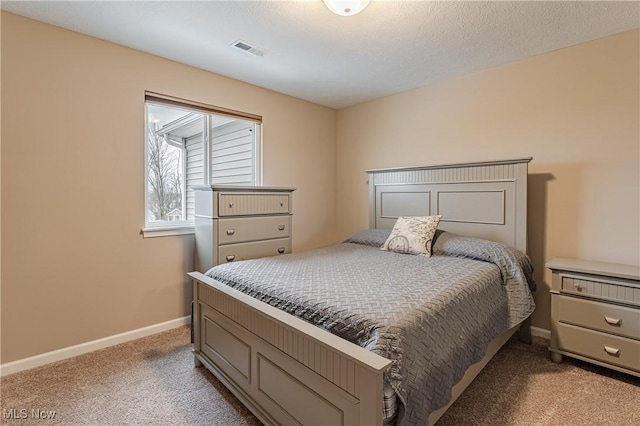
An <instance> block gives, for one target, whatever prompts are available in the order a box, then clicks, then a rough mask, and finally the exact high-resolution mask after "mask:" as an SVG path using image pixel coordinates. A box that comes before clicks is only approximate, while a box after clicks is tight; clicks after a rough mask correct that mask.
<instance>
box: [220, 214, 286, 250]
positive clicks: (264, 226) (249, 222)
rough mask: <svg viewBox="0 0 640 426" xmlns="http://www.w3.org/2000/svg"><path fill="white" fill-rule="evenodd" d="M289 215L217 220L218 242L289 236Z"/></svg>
mask: <svg viewBox="0 0 640 426" xmlns="http://www.w3.org/2000/svg"><path fill="white" fill-rule="evenodd" d="M290 228H291V216H289V215H282V216H265V217H239V218H228V219H219V220H218V243H219V244H235V243H243V242H247V241H259V240H271V239H274V238H287V237H289V236H290V234H289V230H290Z"/></svg>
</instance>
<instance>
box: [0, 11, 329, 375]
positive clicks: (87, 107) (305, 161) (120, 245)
mask: <svg viewBox="0 0 640 426" xmlns="http://www.w3.org/2000/svg"><path fill="white" fill-rule="evenodd" d="M1 30H2V71H1V77H2V124H3V126H2V208H3V210H2V299H1V300H2V306H1V310H2V358H1V361H2V363H6V362H10V361H13V360H17V359H21V358H25V357H29V356H32V355H36V354H40V353H44V352H48V351H52V350H55V349H59V348H64V347H68V346H71V345H75V344H79V343H83V342H87V341H91V340H94V339H98V338H102V337H105V336H111V335H114V334H118V333H122V332H126V331H130V330H133V329H137V328H140V327H144V326H148V325H151V324H157V323H160V322H163V321H168V320H171V319H175V318H178V317H182V316H185V315H187V314H188V305H189V301H190V297H191V291H190V287H189V283H188V281H187V280H186V278H185V273H186V272H187V271H190V270H192V269H193V250H194V247H193V236H176V237H164V238H147V239H144V238H142V237H141V236H140V235H139V232H140V229H141V228H142V226H143V223H144V144H143V141H144V126H143V124H144V116H143V112H144V108H143V106H144V91H145V90H151V91H155V92H159V93H164V94H168V95H172V96H177V97H181V98H185V99H191V100H195V101H200V102H205V103H209V104H213V105H218V106H222V107H226V108H232V109H236V110H240V111H246V112H250V113H255V114H260V115H262V116H263V119H264V126H263V141H264V148H263V151H264V184H265V185H278V186H295V187H297V188H298V190H297V191H296V192H295V193H294V212H295V215H294V225H293V227H294V249H295V250H303V249H308V248H312V247H317V246H320V245H325V244H329V243H331V242H333V241H334V240H335V236H334V229H335V226H334V225H335V224H334V195H333V192H334V188H335V176H336V170H335V161H336V160H335V153H336V152H335V135H336V111H335V110H332V109H330V108H325V107H320V106H318V105H314V104H311V103H308V102H304V101H301V100H298V99H294V98H292V97H288V96H285V95H282V94H278V93H275V92H272V91H269V90H265V89H261V88H257V87H255V86H251V85H249V84H245V83H241V82H239V81H236V80H232V79H229V78H225V77H222V76H219V75H215V74H212V73H209V72H205V71H202V70H198V69H195V68H192V67H189V66H186V65H182V64H178V63H176V62H172V61H169V60H166V59H162V58H159V57H156V56H152V55H149V54H145V53H141V52H139V51H135V50H132V49H128V48H125V47H121V46H118V45H115V44H111V43H107V42H104V41H100V40H97V39H95V38H90V37H86V36H83V35H80V34H77V33H73V32H70V31H66V30H63V29H60V28H57V27H53V26H49V25H46V24H43V23H39V22H36V21H32V20H28V19H25V18H22V17H19V16H17V15H12V14H8V13H6V12H2V28H1Z"/></svg>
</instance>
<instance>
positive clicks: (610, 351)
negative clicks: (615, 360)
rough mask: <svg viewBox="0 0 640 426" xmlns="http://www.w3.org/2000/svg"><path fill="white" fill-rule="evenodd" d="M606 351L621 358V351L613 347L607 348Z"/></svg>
mask: <svg viewBox="0 0 640 426" xmlns="http://www.w3.org/2000/svg"><path fill="white" fill-rule="evenodd" d="M604 351H605V352H606V353H608V354H609V355H613V356H620V349H618V348H612V347H611V346H605V347H604Z"/></svg>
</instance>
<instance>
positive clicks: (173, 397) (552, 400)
mask: <svg viewBox="0 0 640 426" xmlns="http://www.w3.org/2000/svg"><path fill="white" fill-rule="evenodd" d="M546 344H547V342H546V341H544V340H542V339H536V340H535V341H534V344H533V345H531V346H529V345H524V344H521V343H519V342H516V341H511V342H509V343H507V345H506V346H505V347H504V348H503V349H502V350H501V351H500V352H499V353H498V354H497V355H496V357H495V358H494V359H493V360H492V361H491V362H490V363H489V365H488V366H487V367H486V368H485V370H484V371H483V372H482V373H481V374H480V375H479V376H478V378H477V379H476V380H475V381H474V382H473V383H472V384H471V386H470V387H469V388H468V389H467V391H466V392H465V393H464V394H463V395H462V396H461V397H460V399H459V400H458V401H457V402H456V403H455V404H454V405H453V406H452V407H451V408H450V409H449V410H448V411H447V413H446V414H445V415H444V417H442V419H441V420H440V421H439V422H438V426H444V425H465V426H466V425H607V424H609V425H640V379H638V378H634V377H632V376H628V375H625V374H622V373H616V372H614V371H611V370H607V369H603V368H599V367H595V366H591V365H590V364H587V363H583V362H580V361H574V360H566V361H565V362H564V363H563V364H560V365H558V364H554V363H552V362H551V361H550V360H549V356H548V352H547V350H546ZM190 351H191V346H190V344H189V330H188V328H186V327H182V328H178V329H175V330H170V331H167V332H164V333H160V334H157V335H154V336H150V337H146V338H143V339H139V340H137V341H134V342H129V343H124V344H121V345H118V346H114V347H111V348H107V349H103V350H100V351H96V352H93V353H90V354H86V355H82V356H79V357H76V358H72V359H68V360H64V361H60V362H57V363H54V364H50V365H48V366H44V367H40V368H36V369H33V370H29V371H24V372H21V373H17V374H13V375H10V376H7V377H5V378H2V379H0V391H1V393H2V395H1V407H2V419H1V421H0V423H2V424H7V425H31V424H34V425H35V424H37V425H45V424H71V425H75V424H84V425H127V424H135V425H138V424H140V425H143V424H146V425H258V424H259V422H258V420H257V419H256V418H255V417H253V416H252V415H251V413H249V412H248V411H247V410H246V409H245V408H244V407H243V406H242V405H241V404H240V403H239V402H238V401H237V400H236V399H235V398H234V397H233V395H231V394H230V393H229V392H228V391H227V390H226V389H225V388H224V387H223V386H222V385H221V384H220V383H219V382H218V381H217V380H216V379H215V378H214V377H213V376H212V375H211V374H210V373H209V372H208V371H207V370H206V369H203V368H199V369H196V368H194V367H193V357H192V356H191V353H190ZM37 410H40V415H41V416H43V417H46V416H47V415H48V414H49V412H51V411H54V412H55V417H54V418H53V420H51V419H49V420H43V419H39V418H37V416H38V411H37ZM8 417H13V418H8ZM21 417H26V418H21Z"/></svg>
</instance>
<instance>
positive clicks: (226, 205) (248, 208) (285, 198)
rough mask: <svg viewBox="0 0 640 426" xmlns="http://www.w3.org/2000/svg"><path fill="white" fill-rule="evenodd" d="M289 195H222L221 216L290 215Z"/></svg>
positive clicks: (219, 211) (220, 203)
mask: <svg viewBox="0 0 640 426" xmlns="http://www.w3.org/2000/svg"><path fill="white" fill-rule="evenodd" d="M290 200H291V199H290V195H289V194H280V193H272V194H257V193H253V194H242V193H221V194H220V196H219V206H218V215H219V216H243V215H260V214H279V213H281V214H284V213H290V212H291V210H290V204H291V202H290Z"/></svg>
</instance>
